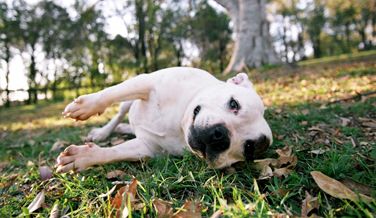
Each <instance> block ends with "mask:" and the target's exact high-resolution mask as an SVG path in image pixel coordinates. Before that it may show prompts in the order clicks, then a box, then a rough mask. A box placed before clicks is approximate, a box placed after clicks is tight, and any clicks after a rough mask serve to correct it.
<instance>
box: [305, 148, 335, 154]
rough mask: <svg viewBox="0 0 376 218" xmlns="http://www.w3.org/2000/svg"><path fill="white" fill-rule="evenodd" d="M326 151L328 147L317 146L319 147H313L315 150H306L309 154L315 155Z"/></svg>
mask: <svg viewBox="0 0 376 218" xmlns="http://www.w3.org/2000/svg"><path fill="white" fill-rule="evenodd" d="M327 151H330V149H329V148H327V149H322V148H319V149H315V150H312V151H308V152H309V153H311V154H317V155H319V154H324V153H325V152H327Z"/></svg>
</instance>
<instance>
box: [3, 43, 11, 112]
mask: <svg viewBox="0 0 376 218" xmlns="http://www.w3.org/2000/svg"><path fill="white" fill-rule="evenodd" d="M4 46H5V62H6V65H7V67H6V72H5V83H6V86H5V94H6V100H5V107H9V106H10V98H9V93H10V91H9V74H10V67H9V65H10V47H9V41H8V40H7V39H6V41H5V45H4Z"/></svg>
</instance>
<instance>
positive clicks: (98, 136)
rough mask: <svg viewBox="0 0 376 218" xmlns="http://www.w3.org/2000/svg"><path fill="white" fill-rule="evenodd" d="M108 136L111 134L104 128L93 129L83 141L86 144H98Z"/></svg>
mask: <svg viewBox="0 0 376 218" xmlns="http://www.w3.org/2000/svg"><path fill="white" fill-rule="evenodd" d="M110 134H111V132H110V131H107V129H105V128H94V129H92V130H91V131H90V132H89V134H88V135H87V137H86V139H85V140H86V141H88V142H100V141H104V140H105V139H106V138H107V137H108V136H109V135H110Z"/></svg>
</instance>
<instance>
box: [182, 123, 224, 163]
mask: <svg viewBox="0 0 376 218" xmlns="http://www.w3.org/2000/svg"><path fill="white" fill-rule="evenodd" d="M188 144H189V146H190V147H191V149H192V151H193V153H194V154H196V155H197V156H198V157H200V158H203V159H206V160H207V161H208V162H210V163H212V162H214V161H215V159H216V158H217V157H218V155H219V154H220V153H222V152H224V151H225V150H227V149H228V148H229V147H230V132H229V130H228V129H227V128H226V127H225V125H224V124H215V125H213V126H210V127H205V128H202V127H194V126H191V128H190V134H189V137H188Z"/></svg>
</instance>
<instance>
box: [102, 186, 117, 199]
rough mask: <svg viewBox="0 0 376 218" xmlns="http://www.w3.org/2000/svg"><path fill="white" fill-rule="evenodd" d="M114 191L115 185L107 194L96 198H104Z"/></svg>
mask: <svg viewBox="0 0 376 218" xmlns="http://www.w3.org/2000/svg"><path fill="white" fill-rule="evenodd" d="M115 189H116V185H114V187H112V188H111V189H110V190H109V191H108V192H106V193H103V194H100V195H99V196H98V198H104V197H108V196H110V195H111V194H112V193H113V192H114V191H115Z"/></svg>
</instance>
